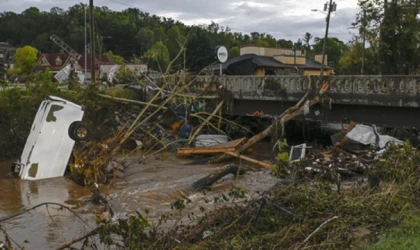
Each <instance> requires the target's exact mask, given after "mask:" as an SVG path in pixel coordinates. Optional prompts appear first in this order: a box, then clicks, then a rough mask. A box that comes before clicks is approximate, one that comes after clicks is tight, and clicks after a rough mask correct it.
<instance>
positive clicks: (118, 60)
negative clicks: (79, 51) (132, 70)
mask: <svg viewBox="0 0 420 250" xmlns="http://www.w3.org/2000/svg"><path fill="white" fill-rule="evenodd" d="M105 55H107V56H110V57H111V58H112V60H114V62H115V63H116V64H119V65H121V64H123V63H124V58H123V57H122V56H119V55H115V54H114V53H112V51H111V50H110V51H108V52H106V53H105Z"/></svg>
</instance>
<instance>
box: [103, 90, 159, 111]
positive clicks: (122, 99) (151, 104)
mask: <svg viewBox="0 0 420 250" xmlns="http://www.w3.org/2000/svg"><path fill="white" fill-rule="evenodd" d="M97 95H98V96H100V97H103V98H106V99H111V100H114V101H118V102H123V103H124V102H126V103H134V104H139V105H148V106H149V107H154V108H161V109H163V110H166V109H167V108H166V107H160V106H159V105H156V104H153V103H150V102H141V101H135V100H131V99H126V98H120V97H113V96H110V95H104V94H99V93H98V94H97Z"/></svg>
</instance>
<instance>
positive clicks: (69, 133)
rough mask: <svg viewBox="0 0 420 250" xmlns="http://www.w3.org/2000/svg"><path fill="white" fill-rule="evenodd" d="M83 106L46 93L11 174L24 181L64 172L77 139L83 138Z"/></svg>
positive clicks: (84, 137) (84, 138) (60, 174)
mask: <svg viewBox="0 0 420 250" xmlns="http://www.w3.org/2000/svg"><path fill="white" fill-rule="evenodd" d="M83 115H84V108H83V107H82V106H80V105H78V104H75V103H73V102H70V101H67V100H65V99H62V98H59V97H55V96H49V97H48V98H46V99H45V100H44V101H43V102H42V103H41V105H40V107H39V109H38V112H37V114H36V116H35V119H34V121H33V123H32V127H31V130H30V133H29V136H28V138H27V140H26V144H25V147H24V149H23V152H22V155H21V157H20V159H19V160H18V161H17V162H15V163H13V165H12V173H14V174H16V175H19V176H20V178H21V179H23V180H40V179H47V178H53V177H61V176H63V175H64V173H65V171H66V168H67V165H68V162H69V159H70V157H71V154H72V151H73V146H74V144H75V142H76V141H83V140H86V138H87V136H88V130H87V128H86V126H85V125H83V124H82V122H81V121H82V118H83Z"/></svg>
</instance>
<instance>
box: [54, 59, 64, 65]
mask: <svg viewBox="0 0 420 250" xmlns="http://www.w3.org/2000/svg"><path fill="white" fill-rule="evenodd" d="M62 63H63V62H62V61H61V59H60V58H59V57H57V59H55V65H61V64H62Z"/></svg>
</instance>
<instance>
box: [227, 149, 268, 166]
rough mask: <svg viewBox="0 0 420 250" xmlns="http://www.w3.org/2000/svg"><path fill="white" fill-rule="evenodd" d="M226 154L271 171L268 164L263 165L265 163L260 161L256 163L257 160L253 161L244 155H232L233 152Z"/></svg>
mask: <svg viewBox="0 0 420 250" xmlns="http://www.w3.org/2000/svg"><path fill="white" fill-rule="evenodd" d="M226 154H228V155H231V156H234V157H238V158H240V159H242V160H245V161H249V162H252V163H254V164H257V165H259V166H261V167H263V168H268V169H271V165H270V164H268V163H265V162H262V161H258V160H255V159H252V158H249V157H246V156H244V155H239V154H237V153H233V152H226Z"/></svg>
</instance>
